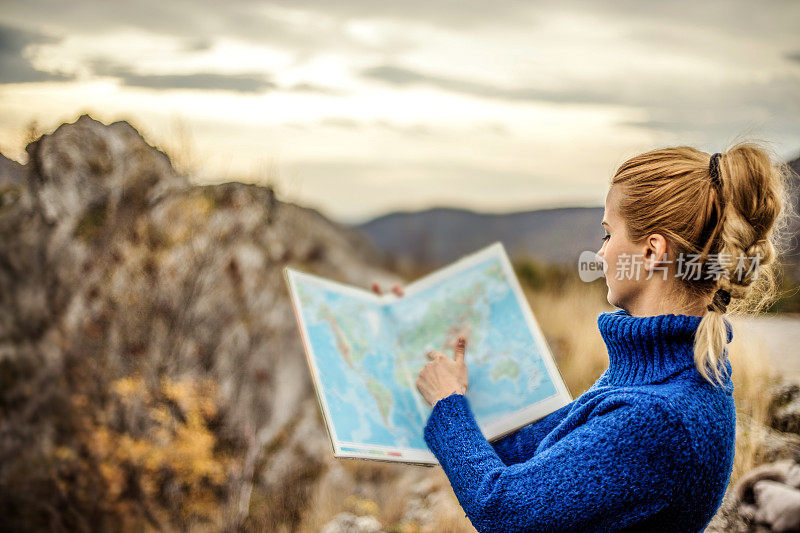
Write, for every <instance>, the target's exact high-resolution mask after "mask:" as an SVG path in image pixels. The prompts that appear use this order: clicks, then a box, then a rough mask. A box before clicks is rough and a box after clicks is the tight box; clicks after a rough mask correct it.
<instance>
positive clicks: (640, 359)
mask: <svg viewBox="0 0 800 533" xmlns="http://www.w3.org/2000/svg"><path fill="white" fill-rule="evenodd" d="M700 320H702V317H699V316H693V315H674V314H669V315H655V316H646V317H634V316H631V314H630V313H628V312H627V311H626V310H624V309H620V310H618V311H614V312H609V313H601V314H600V316H598V317H597V325H598V327H599V328H600V334H601V335H602V336H603V340H604V341H605V343H606V347H607V348H608V359H609V363H608V369H607V370H606V372H605V375H606V378H607V379H608V382H609V383H610V384H612V385H644V384H648V383H658V382H661V381H664V380H665V379H667V378H668V377H670V376H673V375H675V374H678V373H679V372H681V371H683V370H685V369H687V368H691V367H693V366H694V334H695V331H696V330H697V327H698V326H699V325H700ZM725 327H726V329H727V332H728V339H727V342H728V343H730V342H731V340H732V339H733V329H732V327H731V324H730V322H729V321H728V320H725ZM727 353H728V350H727V348H726V349H725V351H724V363H725V366H726V367H727V371H728V373H727V376H728V378H727V379H730V378H729V376H730V370H731V369H730V361H728V357H727Z"/></svg>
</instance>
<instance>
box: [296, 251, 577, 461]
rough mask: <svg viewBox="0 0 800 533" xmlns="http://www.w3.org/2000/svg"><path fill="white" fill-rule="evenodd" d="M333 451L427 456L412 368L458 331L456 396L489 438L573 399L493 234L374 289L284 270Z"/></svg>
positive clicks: (394, 457) (449, 344) (391, 457)
mask: <svg viewBox="0 0 800 533" xmlns="http://www.w3.org/2000/svg"><path fill="white" fill-rule="evenodd" d="M284 273H285V276H286V281H287V284H288V286H289V292H290V294H291V297H292V303H293V306H294V309H295V314H296V316H297V320H298V324H299V328H300V332H301V337H302V339H303V345H304V348H305V352H306V357H307V359H308V364H309V368H310V371H311V375H312V380H313V383H314V387H315V389H316V393H317V397H318V399H319V402H320V407H321V408H322V412H323V416H324V419H325V424H326V427H327V430H328V434H329V435H330V438H331V443H332V445H333V451H334V456H335V457H347V458H362V459H377V460H384V461H399V462H409V463H419V464H436V463H437V461H436V458H435V456H434V455H433V454H432V453H431V452H430V450H428V447H427V445H426V444H425V440H424V439H423V429H424V427H425V423H426V421H427V419H428V415H429V414H430V412H431V407H430V406H428V405H427V403H426V402H425V400H424V399H423V397H422V395H421V394H420V393H419V392H418V391H417V388H416V379H417V375H418V374H419V371H420V370H421V369H422V367H423V366H424V365H425V363H426V362H427V361H428V359H427V357H426V355H425V353H426V352H427V351H429V350H437V351H440V352H443V353H444V354H445V355H447V356H448V357H452V356H453V349H454V347H455V341H456V339H457V338H458V336H459V335H461V334H464V335H465V336H466V338H467V349H466V357H465V360H466V364H467V370H468V375H469V387H468V389H467V392H466V394H465V396H466V397H467V399H468V401H469V404H470V407H471V408H472V411H473V413H474V414H475V420H476V422H477V423H478V426H479V427H480V428H481V431H482V432H483V434H484V436H485V437H486V438H487V439H488V440H489V441H493V440H496V439H498V438H500V437H501V436H503V435H505V434H507V433H510V432H511V431H514V430H516V429H518V428H520V427H522V426H525V425H527V424H529V423H531V422H533V421H535V420H538V419H539V418H541V417H543V416H545V415H547V414H549V413H551V412H553V411H555V410H556V409H558V408H560V407H562V406H564V405H566V404H567V403H569V402H571V401H572V397H571V396H570V394H569V391H568V390H567V388H566V386H565V385H564V382H563V380H562V378H561V375H560V374H559V372H558V369H557V367H556V365H555V362H554V360H553V357H552V354H551V353H550V350H549V348H548V346H547V343H546V341H545V339H544V336H543V335H542V332H541V330H540V328H539V325H538V323H537V322H536V319H535V318H534V316H533V314H532V312H531V310H530V307H529V305H528V302H527V301H526V300H525V297H524V295H523V293H522V289H521V287H520V285H519V282H518V280H517V278H516V275H515V274H514V270H513V268H512V266H511V263H510V261H509V259H508V256H507V254H506V252H505V249H504V247H503V244H502V243H501V242H499V241H498V242H495V243H494V244H492V245H490V246H487V247H486V248H483V249H482V250H479V251H477V252H475V253H473V254H470V255H467V256H465V257H463V258H462V259H460V260H458V261H456V262H454V263H452V264H450V265H449V266H446V267H443V268H441V269H439V270H437V271H435V272H433V273H431V274H429V275H427V276H425V277H423V278H420V279H419V280H417V281H416V282H414V283H412V284H410V285H408V286H406V287H405V288H404V295H403V296H402V297H399V296H397V295H395V294H393V293H389V294H385V295H377V294H375V293H373V292H371V291H368V290H365V289H362V288H358V287H354V286H349V285H344V284H341V283H337V282H335V281H332V280H328V279H325V278H322V277H318V276H314V275H311V274H308V273H304V272H301V271H298V270H295V269H292V268H289V267H286V268H285V269H284Z"/></svg>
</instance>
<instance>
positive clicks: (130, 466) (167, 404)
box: [85, 375, 231, 520]
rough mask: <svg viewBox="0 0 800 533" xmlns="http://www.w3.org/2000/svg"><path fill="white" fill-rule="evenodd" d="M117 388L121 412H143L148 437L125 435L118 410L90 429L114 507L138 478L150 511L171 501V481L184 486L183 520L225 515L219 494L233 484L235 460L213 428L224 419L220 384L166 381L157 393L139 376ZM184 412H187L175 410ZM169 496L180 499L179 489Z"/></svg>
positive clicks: (115, 385) (88, 443)
mask: <svg viewBox="0 0 800 533" xmlns="http://www.w3.org/2000/svg"><path fill="white" fill-rule="evenodd" d="M111 391H112V392H113V394H114V395H115V400H116V404H115V407H116V408H117V410H118V411H119V412H123V413H128V414H129V413H139V414H140V416H141V417H142V418H143V420H140V422H139V424H138V425H139V426H141V427H144V428H146V430H145V431H144V433H143V434H140V435H139V434H134V433H132V432H124V431H119V430H117V429H116V427H117V425H115V424H113V421H114V420H115V417H114V415H115V413H116V411H111V412H106V413H102V415H103V416H100V417H98V418H100V421H91V422H89V424H88V425H89V427H88V428H87V431H86V432H85V437H86V442H85V444H86V446H87V448H88V449H89V450H90V452H91V453H92V455H93V456H94V457H95V458H96V459H97V460H98V463H99V473H100V475H101V476H102V478H103V480H104V481H105V483H106V486H107V495H108V502H109V505H111V506H112V507H113V506H115V505H117V503H120V502H116V500H117V499H118V498H120V497H121V495H122V494H123V493H125V491H126V488H127V487H128V486H129V484H130V483H131V480H135V482H136V483H138V491H136V492H138V493H139V494H143V496H144V498H145V499H146V503H147V505H148V506H149V507H156V508H158V507H161V506H164V505H166V504H167V503H168V502H166V501H164V500H165V495H164V494H163V489H164V486H165V484H166V483H169V484H170V487H174V486H176V485H177V486H178V487H179V489H180V490H179V494H178V497H179V498H180V501H179V502H175V503H178V505H176V506H174V507H175V508H178V509H180V513H181V519H182V520H191V519H196V518H202V519H209V520H212V519H215V518H218V517H219V513H220V505H221V503H222V502H221V501H219V497H218V496H217V492H218V491H217V489H219V488H220V486H221V485H223V484H224V483H225V481H226V479H227V476H226V473H227V471H228V469H229V466H230V462H231V459H230V458H229V457H226V456H225V455H224V454H222V453H220V452H219V451H218V450H217V439H216V436H215V435H214V433H213V432H212V431H211V430H210V429H209V427H208V422H209V420H210V419H211V418H212V417H213V416H215V415H216V405H215V401H214V399H215V397H216V383H215V382H213V381H212V380H182V381H174V380H171V379H168V378H163V379H162V380H161V383H160V385H159V388H158V389H157V390H149V389H148V387H147V386H146V383H145V381H144V380H143V379H142V378H141V377H140V376H136V375H134V376H128V377H125V378H122V379H118V380H116V381H114V382H113V383H112V385H111ZM176 407H177V410H178V411H179V412H174V410H175V409H176ZM142 409H143V411H142ZM169 497H171V498H174V497H175V494H174V491H173V492H171V493H170V495H169ZM117 507H118V506H117Z"/></svg>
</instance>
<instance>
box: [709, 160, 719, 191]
mask: <svg viewBox="0 0 800 533" xmlns="http://www.w3.org/2000/svg"><path fill="white" fill-rule="evenodd" d="M721 156H722V154H721V153H720V152H717V153H716V154H714V155H712V156H711V161H709V163H708V175H709V176H711V183H713V184H714V187H717V188H721V187H722V180H721V179H720V176H719V158H720V157H721Z"/></svg>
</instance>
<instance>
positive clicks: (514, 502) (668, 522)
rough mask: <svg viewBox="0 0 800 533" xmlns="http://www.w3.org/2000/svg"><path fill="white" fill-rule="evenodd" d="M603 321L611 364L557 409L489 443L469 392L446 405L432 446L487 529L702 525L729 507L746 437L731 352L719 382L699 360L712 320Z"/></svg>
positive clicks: (608, 316)
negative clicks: (699, 333) (705, 323)
mask: <svg viewBox="0 0 800 533" xmlns="http://www.w3.org/2000/svg"><path fill="white" fill-rule="evenodd" d="M597 323H598V326H599V328H600V333H601V335H602V336H603V340H604V341H605V343H606V346H607V348H608V355H609V365H608V368H607V369H606V370H605V372H603V374H602V375H601V376H600V378H599V379H598V380H597V381H596V382H595V383H594V384H593V385H592V386H591V387H590V388H589V389H588V390H587V391H585V392H584V393H583V394H582V395H581V396H580V397H578V398H576V399H575V400H573V401H572V402H571V403H570V404H568V405H566V406H564V407H562V408H561V409H558V410H556V411H554V412H553V413H551V414H549V415H548V416H546V417H544V418H541V419H540V420H538V421H536V422H534V423H532V424H530V425H528V426H525V427H523V428H521V429H519V430H517V431H516V432H514V433H511V434H509V435H507V436H505V437H503V438H502V439H500V440H498V441H496V442H494V443H489V442H487V440H486V439H485V438H484V436H483V434H482V433H481V431H480V429H479V428H478V425H477V424H476V422H475V419H474V417H473V414H472V411H471V410H470V407H469V402H468V401H467V399H466V397H465V396H463V395H460V394H455V393H453V394H451V395H450V396H448V397H446V398H443V399H441V400H439V401H438V402H437V403H436V405H434V407H433V410H432V411H431V414H430V417H429V418H428V421H427V424H426V426H425V441H426V442H427V444H428V447H429V448H430V450H431V451H432V452H433V453H434V455H435V456H436V458H437V459H438V460H439V463H440V464H441V466H442V468H443V469H444V472H445V473H446V474H447V477H448V478H449V479H450V483H451V485H452V487H453V491H454V492H455V494H456V497H457V498H458V501H459V502H460V503H461V506H462V508H463V509H464V511H465V513H466V516H467V517H468V518H469V519H470V520H471V521H472V524H473V525H474V526H475V528H476V529H478V531H482V532H483V531H620V530H624V531H669V532H683V531H693V532H694V531H702V530H703V529H704V527H705V526H706V525H707V524H708V522H709V521H710V520H711V518H712V517H713V516H714V513H715V512H716V510H717V508H718V507H719V505H720V504H721V502H722V497H723V495H724V494H725V489H726V486H727V483H728V480H729V478H730V474H731V469H732V467H733V453H734V440H735V433H736V431H735V430H736V412H735V406H734V401H733V397H732V392H733V384H732V383H731V380H730V375H731V372H732V368H731V364H730V361H729V359H728V357H727V348H726V350H725V352H724V355H725V357H724V358H723V360H722V365H724V369H722V366H720V368H721V369H722V370H723V371H725V376H726V379H725V380H724V386H722V387H719V386H717V387H715V386H714V385H712V384H711V383H709V382H708V381H706V380H705V379H704V378H703V377H702V376H701V375H700V373H699V372H698V371H697V369H696V368H695V365H694V356H693V350H692V342H693V338H694V332H695V330H696V329H697V326H698V324H699V323H700V317H697V316H690V315H674V314H670V315H658V316H649V317H633V316H631V315H630V314H629V313H628V312H626V311H625V310H619V311H615V312H610V313H602V314H601V315H600V316H599V317H598V319H597ZM726 328H727V333H728V342H730V341H731V340H732V338H733V331H732V329H731V325H730V323H729V322H727V320H726ZM467 357H469V354H467Z"/></svg>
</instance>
